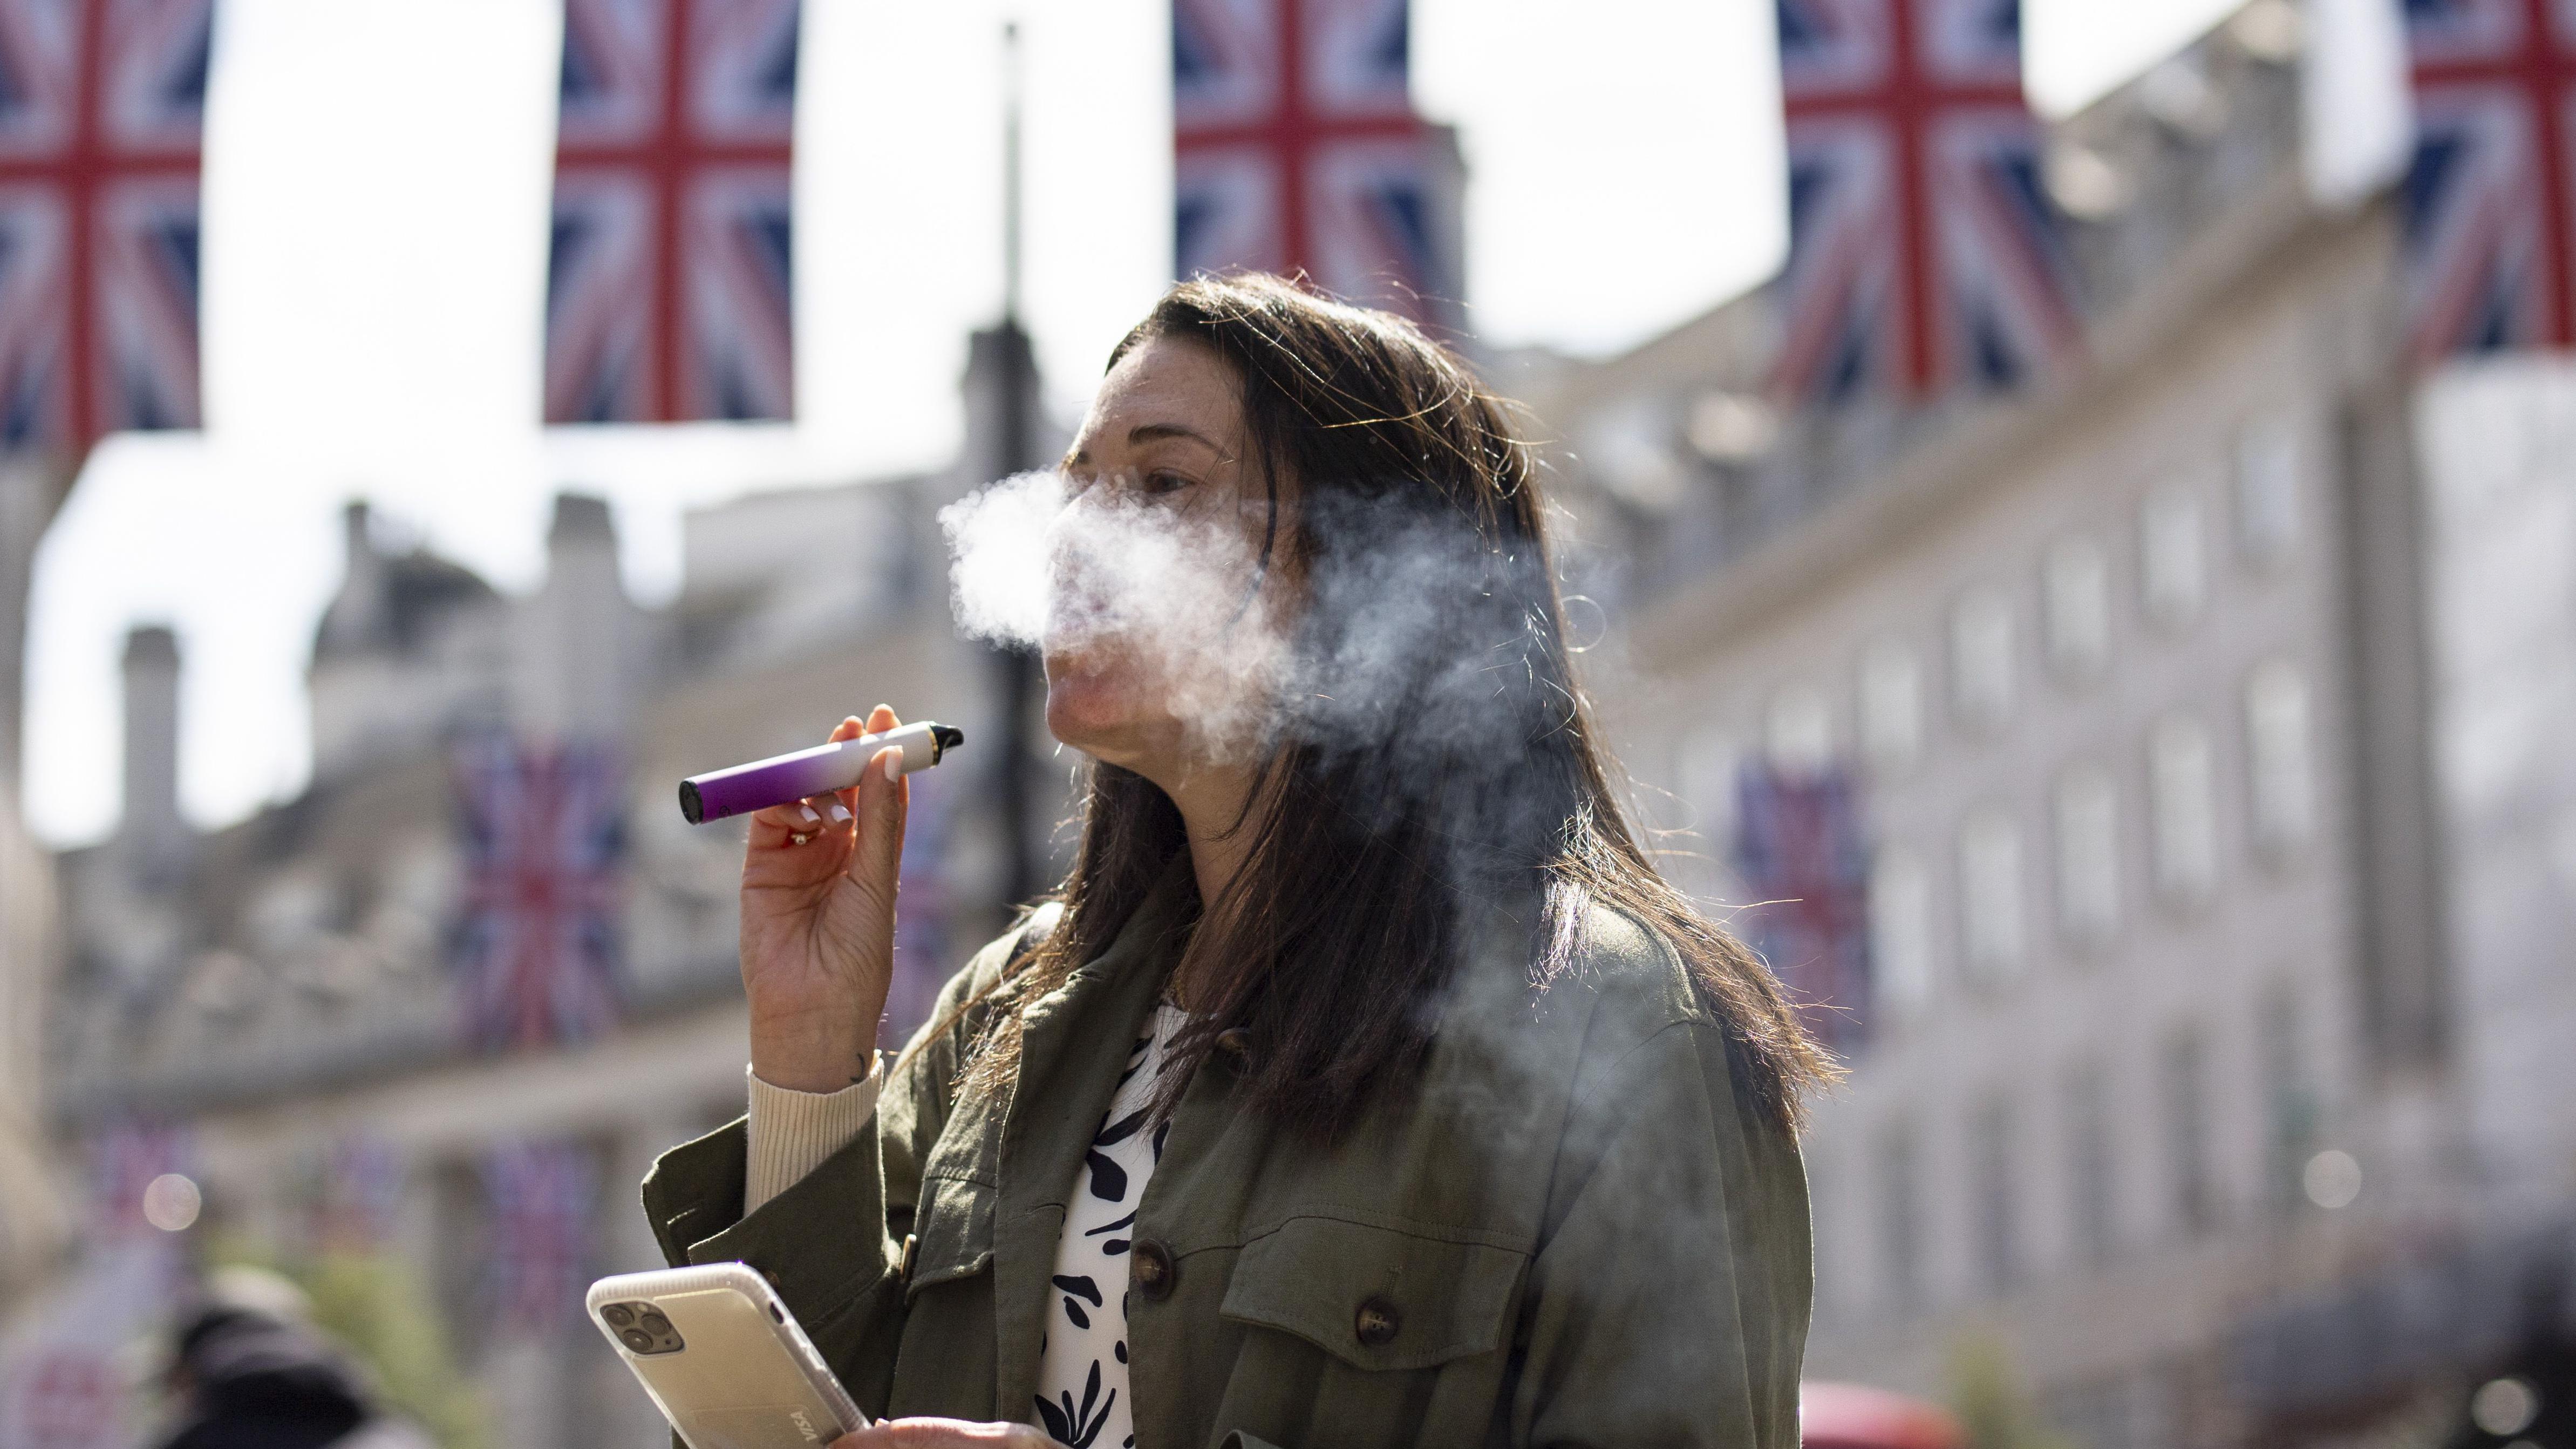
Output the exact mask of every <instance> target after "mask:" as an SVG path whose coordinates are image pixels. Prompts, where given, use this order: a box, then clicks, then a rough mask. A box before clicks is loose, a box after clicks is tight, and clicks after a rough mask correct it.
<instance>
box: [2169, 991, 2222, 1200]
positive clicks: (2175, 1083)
mask: <svg viewBox="0 0 2576 1449" xmlns="http://www.w3.org/2000/svg"><path fill="white" fill-rule="evenodd" d="M2207 1070H2208V1052H2207V1050H2206V1049H2205V1048H2204V1047H2203V1046H2202V1044H2201V1040H2200V1036H2199V1034H2198V1033H2197V1032H2192V1031H2183V1032H2177V1033H2176V1034H2175V1035H2174V1036H2173V1037H2171V1038H2170V1039H2168V1040H2167V1041H2166V1043H2165V1052H2164V1071H2163V1075H2164V1093H2163V1095H2164V1116H2165V1161H2166V1173H2167V1177H2168V1181H2169V1182H2170V1184H2171V1186H2172V1190H2173V1214H2174V1222H2175V1223H2176V1225H2178V1226H2179V1227H2180V1228H2181V1229H2182V1231H2183V1233H2184V1234H2185V1235H2186V1236H2190V1237H2198V1236H2200V1235H2201V1234H2202V1233H2205V1232H2207V1231H2209V1229H2210V1228H2211V1227H2212V1226H2214V1225H2215V1224H2216V1222H2217V1219H2218V1204H2217V1198H2216V1193H2215V1190H2214V1188H2213V1187H2212V1184H2211V1182H2210V1176H2209V1103H2208V1098H2207V1086H2206V1084H2205V1082H2204V1081H2203V1078H2204V1077H2205V1076H2206V1074H2207Z"/></svg>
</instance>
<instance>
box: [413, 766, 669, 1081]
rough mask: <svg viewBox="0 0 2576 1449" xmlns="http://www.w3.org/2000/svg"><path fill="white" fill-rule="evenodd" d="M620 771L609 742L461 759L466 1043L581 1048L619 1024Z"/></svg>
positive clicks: (460, 950) (458, 948)
mask: <svg viewBox="0 0 2576 1449" xmlns="http://www.w3.org/2000/svg"><path fill="white" fill-rule="evenodd" d="M622 777H623V772H622V771H621V770H620V769H619V768H618V764H617V760H616V757H615V756H614V754H613V753H612V752H611V751H609V750H608V749H607V748H605V747H603V746H596V745H565V746H561V747H558V748H554V749H528V748H523V747H521V746H520V745H518V744H517V743H516V742H515V741H513V740H511V739H509V738H508V737H507V736H505V735H500V734H494V735H491V736H486V737H483V738H480V739H476V740H473V741H470V742H468V743H467V744H466V745H464V746H463V747H462V748H460V749H459V751H458V752H457V757H456V762H455V779H456V792H457V819H458V823H459V825H460V827H461V828H462V831H463V834H464V846H465V851H464V853H465V883H464V887H463V891H462V900H461V903H460V904H461V910H460V913H459V919H458V921H457V926H456V931H455V934H454V936H453V938H452V942H451V945H452V949H453V952H454V957H455V965H456V969H457V973H458V979H459V983H460V988H461V992H462V996H463V1004H464V1013H463V1014H464V1020H465V1031H466V1035H467V1037H468V1038H469V1039H470V1040H471V1041H472V1042H473V1043H474V1044H475V1045H477V1046H480V1047H482V1048H483V1049H484V1050H486V1051H502V1050H507V1049H511V1048H516V1047H531V1046H543V1045H546V1044H548V1043H552V1042H560V1041H578V1040H581V1039H583V1038H585V1037H589V1036H591V1035H594V1034H595V1033H597V1032H598V1031H599V1030H600V1029H601V1028H603V1027H605V1026H607V1025H608V1024H609V1023H610V1022H612V1021H614V1020H615V1019H616V1017H617V1011H618V1002H619V983H620V981H621V980H622V977H623V944H622V941H621V934H622V933H621V931H620V929H619V913H620V908H621V907H622V906H623V904H624V901H625V866H626V811H625V797H624V794H623V792H622Z"/></svg>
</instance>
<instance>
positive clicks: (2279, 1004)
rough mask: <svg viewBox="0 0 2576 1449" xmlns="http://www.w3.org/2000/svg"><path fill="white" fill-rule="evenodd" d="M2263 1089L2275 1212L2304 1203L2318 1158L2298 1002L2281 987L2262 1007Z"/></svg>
mask: <svg viewBox="0 0 2576 1449" xmlns="http://www.w3.org/2000/svg"><path fill="white" fill-rule="evenodd" d="M2261 1031H2262V1037H2263V1075H2264V1082H2263V1089H2264V1097H2265V1098H2266V1102H2265V1106H2266V1109H2267V1110H2266V1112H2265V1117H2266V1118H2267V1122H2266V1126H2267V1127H2268V1129H2269V1131H2268V1135H2269V1137H2270V1139H2271V1141H2270V1143H2269V1144H2268V1145H2269V1147H2270V1151H2269V1153H2268V1154H2267V1155H2268V1157H2269V1158H2270V1162H2269V1164H2268V1166H2269V1167H2270V1169H2271V1170H2270V1171H2269V1172H2267V1173H2265V1174H2264V1176H2265V1178H2266V1179H2267V1181H2266V1183H2265V1196H2266V1197H2267V1198H2268V1199H2269V1200H2270V1202H2271V1204H2272V1209H2273V1211H2275V1212H2280V1213H2287V1212H2291V1211H2294V1210H2296V1208H2297V1207H2298V1205H2299V1204H2300V1203H2302V1202H2304V1201H2306V1200H2307V1183H2306V1173H2307V1167H2308V1159H2309V1158H2311V1157H2313V1156H2315V1155H2316V1151H2317V1141H2318V1129H2319V1126H2320V1123H2319V1120H2318V1118H2319V1115H2320V1114H2319V1112H2318V1107H2317V1095H2316V1090H2315V1088H2314V1087H2313V1086H2312V1085H2311V1084H2310V1079H2309V1073H2308V1064H2307V1052H2306V1051H2305V1050H2303V1049H2302V1044H2301V1042H2300V1040H2299V1014H2298V1003H2297V1001H2296V1000H2295V999H2294V998H2293V997H2292V996H2291V995H2290V993H2289V991H2288V990H2286V989H2284V990H2281V991H2277V992H2274V993H2273V995H2272V996H2271V998H2270V999H2269V1000H2267V1001H2266V1002H2264V1004H2263V1018H2262V1026H2261Z"/></svg>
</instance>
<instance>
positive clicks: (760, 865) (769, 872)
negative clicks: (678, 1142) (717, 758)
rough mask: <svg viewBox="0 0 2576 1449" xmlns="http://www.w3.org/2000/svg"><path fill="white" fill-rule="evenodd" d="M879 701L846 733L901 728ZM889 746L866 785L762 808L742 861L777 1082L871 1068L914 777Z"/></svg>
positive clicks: (756, 985)
mask: <svg viewBox="0 0 2576 1449" xmlns="http://www.w3.org/2000/svg"><path fill="white" fill-rule="evenodd" d="M898 723H899V722H898V721H897V720H896V719H895V717H894V711H893V710H890V709H888V708H886V707H885V706H884V705H878V706H877V707H876V708H875V709H874V710H872V711H870V712H869V714H868V717H867V720H866V722H865V723H864V724H863V723H861V722H860V721H859V720H858V719H856V718H851V719H845V720H843V721H841V723H840V726H839V727H838V728H836V729H834V730H833V731H832V738H833V739H834V740H847V739H856V738H857V737H858V736H860V735H862V734H870V733H874V732H877V731H881V730H890V729H893V728H895V727H896V725H897V724H898ZM902 755H903V750H902V748H901V747H900V746H896V745H888V746H886V747H885V748H884V749H882V750H879V751H878V752H877V754H876V757H875V758H873V759H871V760H870V761H868V769H867V773H866V774H865V775H863V776H861V777H860V780H859V785H858V788H856V789H853V790H842V791H839V792H837V793H836V794H833V795H818V796H816V797H815V798H814V799H812V800H810V801H800V802H796V803H792V804H787V805H774V806H771V807H770V808H769V809H767V810H763V811H761V812H759V813H758V814H756V815H754V816H752V817H751V838H750V843H749V844H748V845H747V846H746V847H745V849H744V852H743V860H742V989H743V994H744V995H745V996H746V997H747V998H749V1000H750V1003H751V1069H752V1070H753V1071H754V1072H757V1073H758V1074H759V1075H760V1079H761V1080H762V1081H764V1082H767V1083H769V1084H770V1085H771V1086H773V1087H787V1088H790V1089H792V1090H795V1091H799V1092H837V1091H839V1090H841V1089H842V1088H843V1087H846V1086H848V1085H850V1084H851V1083H852V1082H855V1081H858V1080H860V1079H861V1078H863V1077H865V1076H866V1075H867V1074H868V1062H869V1056H870V1053H872V1052H873V1051H874V1050H875V1049H876V1041H877V1018H878V1017H880V1016H882V1015H883V1014H884V1013H885V999H886V986H887V984H888V983H889V982H891V981H892V980H893V978H894V892H895V871H896V867H897V865H898V864H899V863H900V862H901V860H902V857H903V815H904V804H905V801H906V799H907V798H908V787H907V785H906V784H905V782H904V780H903V778H902V777H901V776H900V775H895V776H891V777H889V775H888V774H887V770H888V768H889V767H890V766H891V765H892V764H893V762H895V761H896V760H899V759H901V758H902Z"/></svg>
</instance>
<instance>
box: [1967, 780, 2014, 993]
mask: <svg viewBox="0 0 2576 1449" xmlns="http://www.w3.org/2000/svg"><path fill="white" fill-rule="evenodd" d="M2021 913H2022V899H2021V832H2020V831H2019V830H2018V829H2016V828H2015V827H2014V825H2013V822H2012V817H2011V816H2009V815H2007V814H2005V813H2004V812H2003V810H2002V809H2000V808H1999V807H1996V806H1992V805H1981V806H1978V807H1977V808H1975V809H1973V810H1971V811H1969V812H1968V814H1967V817H1966V819H1964V820H1963V821H1961V822H1960V825H1959V955H1960V958H1961V960H1962V961H1963V962H1964V963H1965V964H1966V966H1967V971H1968V975H1969V976H1970V977H1971V978H1972V979H1974V980H1978V981H1983V982H1987V983H1993V982H1998V981H2003V980H2006V979H2008V978H2010V977H2012V976H2014V975H2017V974H2019V972H2020V970H2021V962H2022V914H2021Z"/></svg>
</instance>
